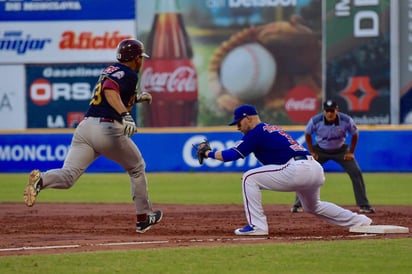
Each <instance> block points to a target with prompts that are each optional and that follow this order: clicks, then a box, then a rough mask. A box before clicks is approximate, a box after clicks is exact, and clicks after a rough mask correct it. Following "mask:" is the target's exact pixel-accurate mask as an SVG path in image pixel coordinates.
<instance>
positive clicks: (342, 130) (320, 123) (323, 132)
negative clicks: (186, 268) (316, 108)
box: [305, 112, 358, 150]
mask: <svg viewBox="0 0 412 274" xmlns="http://www.w3.org/2000/svg"><path fill="white" fill-rule="evenodd" d="M357 133H358V128H357V127H356V124H355V122H354V121H353V119H352V118H351V117H350V116H349V115H347V114H345V113H341V112H339V113H338V114H337V117H336V120H335V121H334V122H331V123H330V122H328V121H327V120H326V119H325V117H324V115H323V114H322V113H320V114H318V115H315V116H313V117H312V118H311V119H310V120H309V122H308V124H307V126H306V129H305V134H310V135H312V134H315V136H316V137H315V138H316V143H317V144H318V145H319V146H320V147H321V148H323V149H326V150H334V149H339V148H340V147H342V145H343V144H344V143H345V139H346V137H347V134H351V135H354V134H357Z"/></svg>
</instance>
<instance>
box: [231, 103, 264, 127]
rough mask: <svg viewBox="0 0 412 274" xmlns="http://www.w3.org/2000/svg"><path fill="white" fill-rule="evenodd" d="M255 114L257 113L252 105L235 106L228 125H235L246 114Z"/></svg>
mask: <svg viewBox="0 0 412 274" xmlns="http://www.w3.org/2000/svg"><path fill="white" fill-rule="evenodd" d="M257 114H258V113H257V110H256V108H255V107H254V106H252V105H241V106H238V107H237V108H235V111H234V112H233V115H234V118H233V121H232V122H230V124H229V126H233V125H236V124H237V123H238V122H239V121H240V120H242V119H243V118H244V117H246V116H249V115H257Z"/></svg>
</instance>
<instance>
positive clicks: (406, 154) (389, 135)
mask: <svg viewBox="0 0 412 274" xmlns="http://www.w3.org/2000/svg"><path fill="white" fill-rule="evenodd" d="M286 129H287V130H288V131H289V132H290V134H291V135H292V136H293V137H294V138H296V139H297V140H298V141H299V142H300V143H303V144H304V145H306V144H305V143H304V137H303V130H304V129H303V128H302V127H286ZM72 134H73V131H72V130H60V131H59V130H38V131H32V130H28V131H9V132H7V131H2V132H0V172H1V173H5V172H17V173H19V172H28V171H30V170H31V169H34V168H38V169H41V170H47V169H52V168H60V167H61V166H62V164H63V161H64V159H65V157H66V154H67V151H68V149H69V145H70V141H71V138H72ZM241 137H242V135H241V133H240V132H237V131H235V130H234V128H233V127H213V128H210V127H208V128H193V129H188V128H184V129H178V128H169V129H168V128H163V129H152V130H148V129H141V130H140V132H139V133H138V134H136V135H134V136H133V137H132V139H133V141H134V142H135V143H136V144H137V145H138V146H139V148H140V150H141V152H142V154H143V156H144V158H145V161H146V165H147V168H146V170H147V172H190V171H195V172H196V171H201V172H208V171H211V172H242V171H245V170H248V169H250V168H254V167H257V166H259V163H258V162H257V160H256V158H255V157H253V156H249V157H247V158H246V159H244V160H238V161H235V162H230V163H222V162H220V161H216V160H212V159H208V160H206V161H205V163H204V164H203V165H202V166H201V165H199V163H198V161H197V159H196V155H195V151H194V149H193V147H192V144H197V143H199V142H201V141H203V140H204V139H208V140H209V141H210V143H211V146H212V148H214V149H218V150H221V149H225V148H229V147H232V146H233V145H234V144H235V142H236V141H237V140H239V139H240V138H241ZM410 140H412V127H408V126H404V127H402V126H401V127H399V126H397V127H395V126H393V127H392V126H387V127H385V126H380V127H364V128H362V127H361V128H360V139H359V143H358V146H357V149H356V152H355V155H356V158H357V159H358V162H359V165H360V167H361V169H362V170H363V171H364V172H412V148H411V146H410V145H409V141H410ZM404 145H405V146H404ZM324 167H325V170H326V171H333V172H338V171H342V169H341V168H340V167H339V166H338V165H336V164H335V163H333V162H328V163H326V164H325V165H324ZM87 171H88V172H123V171H122V168H121V167H119V166H118V165H117V164H116V163H113V162H111V161H110V160H107V159H106V158H104V157H100V158H99V159H97V160H96V161H95V162H94V163H93V164H92V165H91V166H90V167H89V168H88V170H87Z"/></svg>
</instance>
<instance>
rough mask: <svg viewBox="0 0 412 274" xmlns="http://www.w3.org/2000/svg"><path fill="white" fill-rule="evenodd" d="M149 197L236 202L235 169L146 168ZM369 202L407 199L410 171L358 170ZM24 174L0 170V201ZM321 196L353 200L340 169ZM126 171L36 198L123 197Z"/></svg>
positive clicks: (16, 197) (16, 191)
mask: <svg viewBox="0 0 412 274" xmlns="http://www.w3.org/2000/svg"><path fill="white" fill-rule="evenodd" d="M147 177H148V181H149V194H150V197H151V200H152V202H153V203H169V204H241V203H242V196H241V195H242V194H241V183H240V180H241V177H242V174H241V173H149V174H148V175H147ZM364 179H365V184H366V188H367V194H368V198H369V200H370V202H371V204H372V205H411V204H412V199H411V196H410V193H412V183H411V182H412V174H410V173H366V174H364ZM26 181H27V174H0V185H1V186H2V191H1V192H0V202H21V201H22V193H23V189H24V186H25V184H26ZM294 196H295V194H294V193H283V192H282V193H281V192H273V191H263V201H264V203H265V204H291V203H293V200H294ZM321 198H322V200H326V201H333V202H334V203H337V204H340V205H354V204H355V198H354V195H353V190H352V184H351V182H350V179H349V176H348V175H347V174H346V173H327V174H326V183H325V185H324V186H323V187H322V189H321ZM130 199H131V198H130V186H129V179H128V177H127V175H126V174H119V173H115V174H89V173H86V174H84V175H83V176H82V177H81V178H80V179H79V181H78V182H76V184H75V185H74V186H73V187H72V188H71V189H68V190H56V189H47V190H45V191H42V192H41V194H40V196H39V200H38V202H87V203H100V202H107V203H129V202H130Z"/></svg>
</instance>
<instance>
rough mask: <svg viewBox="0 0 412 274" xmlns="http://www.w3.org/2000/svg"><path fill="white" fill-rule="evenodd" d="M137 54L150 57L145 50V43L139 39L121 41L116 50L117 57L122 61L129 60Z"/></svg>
mask: <svg viewBox="0 0 412 274" xmlns="http://www.w3.org/2000/svg"><path fill="white" fill-rule="evenodd" d="M136 56H142V57H149V55H147V54H146V53H145V52H144V45H143V43H142V42H140V41H139V40H134V39H126V40H123V41H121V42H120V43H119V45H118V46H117V51H116V58H117V60H119V61H120V62H128V61H131V60H133V59H134V58H136Z"/></svg>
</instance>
